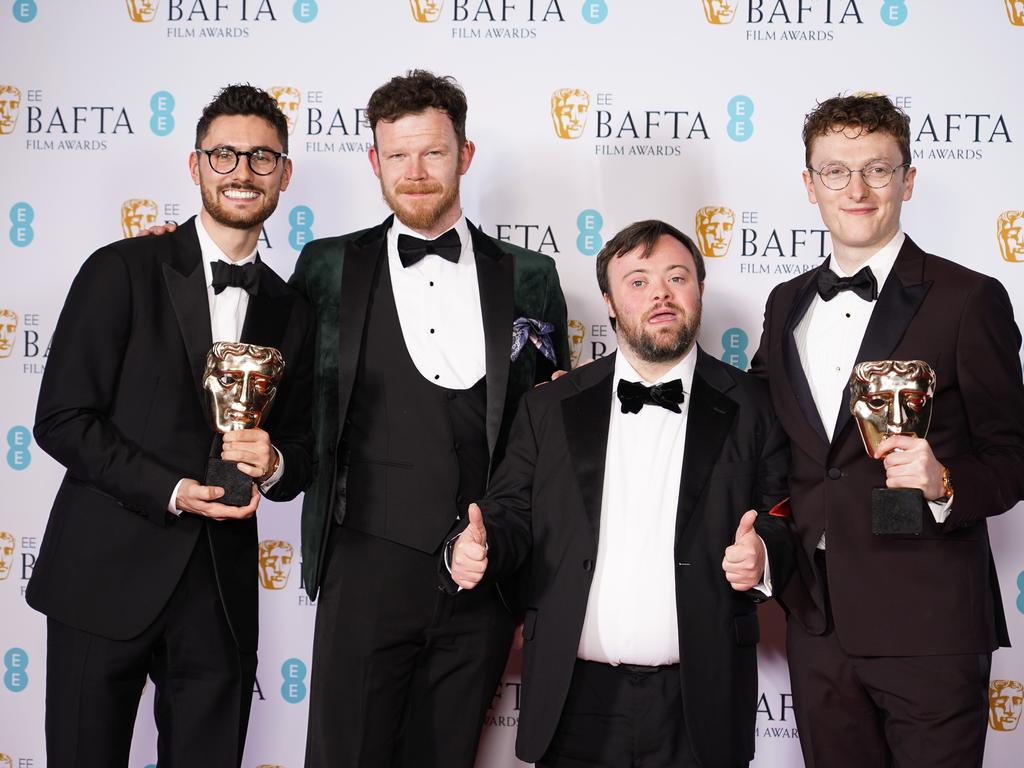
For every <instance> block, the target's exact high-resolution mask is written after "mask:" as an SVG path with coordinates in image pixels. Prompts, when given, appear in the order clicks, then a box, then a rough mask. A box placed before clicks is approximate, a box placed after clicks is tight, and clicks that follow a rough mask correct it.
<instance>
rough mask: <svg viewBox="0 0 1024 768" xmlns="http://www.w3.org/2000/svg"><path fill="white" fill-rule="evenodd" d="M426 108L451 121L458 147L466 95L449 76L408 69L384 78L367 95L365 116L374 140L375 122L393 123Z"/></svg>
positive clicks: (463, 137) (463, 126)
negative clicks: (440, 112) (439, 113)
mask: <svg viewBox="0 0 1024 768" xmlns="http://www.w3.org/2000/svg"><path fill="white" fill-rule="evenodd" d="M428 109H439V110H441V111H442V112H444V113H445V114H446V115H448V117H449V118H450V119H451V121H452V127H454V128H455V136H456V138H457V139H458V140H459V146H462V145H463V144H465V143H466V111H467V110H468V105H467V104H466V94H465V93H464V92H463V90H462V86H460V85H459V84H458V83H457V82H456V81H455V78H453V77H440V76H438V75H435V74H433V73H432V72H427V71H426V70H422V69H412V70H409V71H408V72H407V73H406V74H405V75H399V76H396V77H393V78H391V79H390V80H388V81H387V82H386V83H384V85H382V86H381V87H380V88H378V89H377V90H375V91H374V92H373V93H372V94H370V101H369V102H368V103H367V105H366V119H367V120H369V122H370V129H371V130H372V131H373V135H374V141H376V137H377V123H379V122H380V121H381V120H383V121H384V122H386V123H391V122H394V121H395V120H398V119H399V118H400V117H405V116H406V115H418V114H420V113H421V112H424V111H426V110H428Z"/></svg>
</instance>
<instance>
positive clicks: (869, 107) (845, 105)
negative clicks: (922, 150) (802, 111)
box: [804, 93, 911, 168]
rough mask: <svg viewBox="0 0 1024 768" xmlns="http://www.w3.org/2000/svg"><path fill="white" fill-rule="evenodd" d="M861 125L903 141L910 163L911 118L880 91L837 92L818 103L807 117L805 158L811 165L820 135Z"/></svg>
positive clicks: (863, 129)
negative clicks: (812, 145) (843, 94)
mask: <svg viewBox="0 0 1024 768" xmlns="http://www.w3.org/2000/svg"><path fill="white" fill-rule="evenodd" d="M846 128H859V129H860V130H861V132H862V133H875V132H876V131H877V132H879V133H887V134H889V135H890V136H892V137H893V138H894V139H896V143H897V144H899V147H900V154H901V155H902V156H903V162H904V163H909V162H910V161H911V156H910V118H909V117H908V116H907V113H906V112H904V111H903V110H902V109H900V108H899V107H897V106H896V105H895V104H893V103H892V100H891V99H889V97H888V96H883V95H882V94H880V93H855V94H854V95H852V96H834V97H832V98H831V99H826V100H825V101H823V102H821V103H820V104H818V106H817V107H815V108H814V109H813V110H812V111H811V112H810V113H809V114H808V115H807V116H806V117H805V118H804V155H805V157H804V162H805V163H806V164H807V167H808V168H809V167H810V165H811V144H812V142H813V141H814V140H815V139H816V138H817V137H818V136H827V135H828V134H830V133H835V132H837V131H842V130H844V129H846Z"/></svg>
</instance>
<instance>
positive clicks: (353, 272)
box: [338, 219, 391, 422]
mask: <svg viewBox="0 0 1024 768" xmlns="http://www.w3.org/2000/svg"><path fill="white" fill-rule="evenodd" d="M390 222H391V219H388V220H387V221H385V222H384V225H382V226H381V228H380V229H379V230H374V231H373V232H372V233H371V234H370V235H369V236H368V237H365V238H361V239H360V240H358V241H356V242H355V243H352V244H350V245H349V246H348V247H347V248H346V252H345V263H344V264H342V268H341V286H340V288H339V292H340V298H339V302H338V303H339V306H338V414H339V418H340V419H341V421H342V422H344V420H345V419H346V417H347V416H348V403H349V400H350V399H351V397H352V388H353V386H354V385H355V380H356V373H357V371H358V368H359V353H360V351H361V350H362V347H363V329H364V328H365V327H366V317H367V314H368V308H369V306H370V293H371V292H372V289H373V282H374V280H373V278H374V274H375V273H376V270H377V269H378V268H379V269H387V268H388V265H387V237H386V235H387V231H388V228H389V227H390Z"/></svg>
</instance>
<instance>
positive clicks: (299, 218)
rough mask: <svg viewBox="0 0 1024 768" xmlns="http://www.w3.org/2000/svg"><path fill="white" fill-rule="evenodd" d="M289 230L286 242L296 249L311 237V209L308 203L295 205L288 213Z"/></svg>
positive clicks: (299, 249)
mask: <svg viewBox="0 0 1024 768" xmlns="http://www.w3.org/2000/svg"><path fill="white" fill-rule="evenodd" d="M288 223H289V224H291V227H292V228H291V230H290V231H289V232H288V244H289V245H290V246H291V247H292V248H294V249H295V250H296V251H301V250H302V246H304V245H305V244H306V243H308V242H309V241H310V240H312V239H313V209H312V208H310V207H309V206H308V205H296V206H295V207H294V208H292V210H291V213H289V214H288Z"/></svg>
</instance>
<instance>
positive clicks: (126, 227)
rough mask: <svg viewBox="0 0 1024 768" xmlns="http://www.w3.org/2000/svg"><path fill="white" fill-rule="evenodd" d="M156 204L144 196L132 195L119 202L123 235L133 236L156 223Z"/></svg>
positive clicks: (157, 211)
mask: <svg viewBox="0 0 1024 768" xmlns="http://www.w3.org/2000/svg"><path fill="white" fill-rule="evenodd" d="M158 213H159V209H158V208H157V205H156V203H155V202H153V201H152V200H147V199H146V198H144V197H133V198H131V199H129V200H125V201H124V202H123V203H121V231H122V232H124V236H125V237H135V236H137V235H138V234H139V232H141V231H142V230H144V229H149V228H150V227H152V226H153V225H154V224H156V217H157V214H158Z"/></svg>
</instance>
